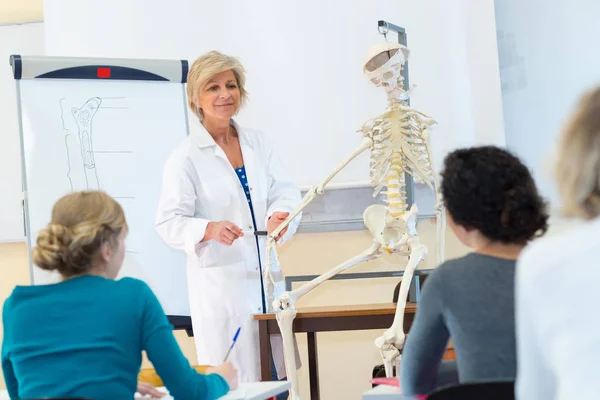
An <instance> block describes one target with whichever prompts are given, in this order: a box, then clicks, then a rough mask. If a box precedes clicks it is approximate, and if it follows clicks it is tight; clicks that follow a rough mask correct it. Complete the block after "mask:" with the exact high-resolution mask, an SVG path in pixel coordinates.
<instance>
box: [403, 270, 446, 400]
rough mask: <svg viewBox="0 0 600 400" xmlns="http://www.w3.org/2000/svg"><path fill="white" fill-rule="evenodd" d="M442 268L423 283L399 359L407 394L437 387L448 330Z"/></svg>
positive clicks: (424, 391) (422, 392)
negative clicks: (443, 306)
mask: <svg viewBox="0 0 600 400" xmlns="http://www.w3.org/2000/svg"><path fill="white" fill-rule="evenodd" d="M438 268H439V267H438ZM442 272H443V271H442V270H436V271H434V272H433V273H431V275H430V276H429V277H428V278H427V281H426V282H425V284H424V285H423V292H422V294H421V298H420V300H419V307H418V308H417V313H416V315H415V319H414V321H413V324H412V326H411V328H410V331H409V332H408V335H407V338H406V342H405V344H404V349H403V351H402V359H401V362H400V387H401V390H402V394H404V395H420V394H427V393H429V392H430V391H431V390H432V389H433V388H434V386H435V382H436V378H437V374H438V370H439V366H440V362H441V360H442V357H443V356H444V352H445V351H446V346H447V344H448V339H449V333H448V329H447V328H446V325H445V323H444V318H443V314H442V309H443V308H442V305H443V301H442V290H443V285H442V278H441V273H442Z"/></svg>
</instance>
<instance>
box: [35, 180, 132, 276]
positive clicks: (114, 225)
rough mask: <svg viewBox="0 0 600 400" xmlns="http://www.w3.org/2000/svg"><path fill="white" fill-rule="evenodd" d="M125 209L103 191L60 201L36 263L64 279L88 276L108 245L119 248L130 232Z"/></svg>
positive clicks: (38, 248) (39, 246) (40, 240)
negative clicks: (55, 272)
mask: <svg viewBox="0 0 600 400" xmlns="http://www.w3.org/2000/svg"><path fill="white" fill-rule="evenodd" d="M127 229H128V228H127V222H126V220H125V214H124V213H123V209H122V208H121V206H120V205H119V203H117V202H116V201H115V200H114V199H113V198H112V197H110V196H109V195H107V194H106V193H104V192H101V191H83V192H76V193H72V194H68V195H66V196H64V197H62V198H61V199H59V200H58V201H57V202H56V204H55V205H54V208H53V209H52V219H51V222H50V223H49V224H48V226H47V227H46V228H44V229H42V230H41V231H40V233H39V234H38V237H37V246H36V247H34V248H33V251H32V259H33V263H34V264H35V265H37V266H38V267H40V268H42V269H45V270H49V271H53V270H57V271H58V272H59V273H60V274H61V275H62V276H63V277H71V276H76V275H82V274H86V273H88V272H89V271H90V270H91V268H92V267H93V265H94V263H95V261H96V259H97V258H98V257H99V253H100V249H101V247H102V246H103V245H104V244H109V245H111V246H114V247H116V246H117V245H118V240H119V235H120V234H121V233H122V232H123V231H124V230H125V232H126V231H127Z"/></svg>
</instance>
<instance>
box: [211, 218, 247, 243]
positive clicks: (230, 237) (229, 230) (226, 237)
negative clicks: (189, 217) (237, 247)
mask: <svg viewBox="0 0 600 400" xmlns="http://www.w3.org/2000/svg"><path fill="white" fill-rule="evenodd" d="M240 236H243V233H242V230H241V229H240V228H239V227H238V226H237V225H236V224H234V223H233V222H231V221H219V222H209V223H208V225H206V234H205V235H204V239H205V240H216V241H217V242H219V243H223V244H225V245H227V246H231V244H232V243H233V242H234V241H235V240H236V239H237V238H239V237H240Z"/></svg>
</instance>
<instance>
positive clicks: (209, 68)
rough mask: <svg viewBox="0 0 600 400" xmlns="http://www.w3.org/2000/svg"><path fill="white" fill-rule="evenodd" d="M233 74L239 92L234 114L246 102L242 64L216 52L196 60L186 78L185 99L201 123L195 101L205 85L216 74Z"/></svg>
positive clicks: (200, 113)
mask: <svg viewBox="0 0 600 400" xmlns="http://www.w3.org/2000/svg"><path fill="white" fill-rule="evenodd" d="M229 70H231V71H232V72H233V75H234V76H235V79H236V80H237V85H238V88H239V90H240V104H239V107H238V109H237V110H235V112H236V113H237V112H238V111H239V110H240V108H242V106H243V105H244V104H245V103H246V101H247V100H248V92H247V91H246V71H245V70H244V67H243V66H242V63H241V62H240V61H239V60H238V59H237V58H235V57H231V56H228V55H225V54H223V53H220V52H218V51H210V52H208V53H206V54H204V55H202V56H200V57H198V58H197V59H196V61H194V63H193V64H192V66H191V67H190V70H189V71H188V76H187V87H186V88H187V99H188V106H189V107H190V110H191V111H192V112H193V113H194V114H195V115H196V116H197V117H198V118H199V119H200V121H202V120H203V119H204V114H203V113H202V110H201V109H200V107H198V106H197V105H196V100H197V99H198V97H199V96H200V94H201V93H202V91H203V90H204V87H205V86H206V84H207V83H208V82H209V81H210V80H211V79H212V78H213V77H214V76H215V75H217V74H220V73H221V72H225V71H229Z"/></svg>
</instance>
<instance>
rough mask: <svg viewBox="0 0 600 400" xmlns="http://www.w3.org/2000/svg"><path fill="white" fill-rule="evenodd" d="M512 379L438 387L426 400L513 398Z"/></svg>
mask: <svg viewBox="0 0 600 400" xmlns="http://www.w3.org/2000/svg"><path fill="white" fill-rule="evenodd" d="M514 398H515V382H514V381H495V382H478V383H465V384H461V385H456V386H449V387H445V388H441V389H438V390H436V391H434V392H432V393H430V394H429V396H427V400H475V399H477V400H479V399H485V400H514Z"/></svg>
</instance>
